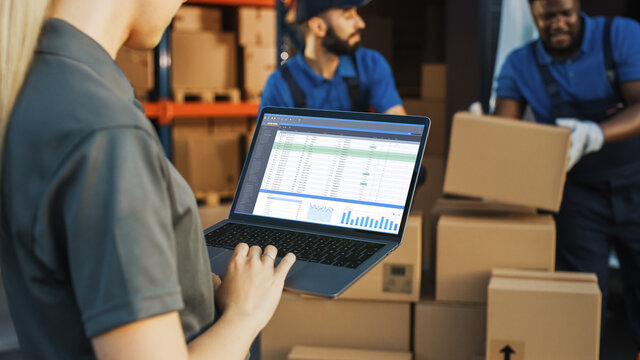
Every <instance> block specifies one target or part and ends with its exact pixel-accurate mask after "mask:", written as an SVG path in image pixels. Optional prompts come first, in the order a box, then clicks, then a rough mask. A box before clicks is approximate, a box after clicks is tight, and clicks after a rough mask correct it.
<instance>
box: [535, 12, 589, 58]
mask: <svg viewBox="0 0 640 360" xmlns="http://www.w3.org/2000/svg"><path fill="white" fill-rule="evenodd" d="M580 22H581V27H580V31H579V32H578V33H577V34H572V33H571V32H566V33H563V34H567V35H569V37H570V38H571V42H570V43H569V45H568V46H565V47H554V46H553V45H551V37H552V35H549V40H548V41H543V45H544V48H545V50H547V52H548V53H549V55H551V56H552V57H558V58H568V57H570V56H573V55H574V54H576V53H577V52H578V51H579V50H580V48H581V47H582V39H583V37H584V23H582V19H580ZM553 35H556V34H553Z"/></svg>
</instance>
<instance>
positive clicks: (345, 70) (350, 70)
mask: <svg viewBox="0 0 640 360" xmlns="http://www.w3.org/2000/svg"><path fill="white" fill-rule="evenodd" d="M291 61H292V62H293V63H294V64H295V65H296V66H298V67H299V68H300V69H301V70H302V72H303V73H304V74H305V76H306V77H307V79H308V80H309V81H310V82H311V83H312V84H313V86H318V85H320V84H321V83H323V82H325V81H333V80H337V79H342V78H345V77H355V76H356V69H355V67H354V65H353V63H352V61H351V59H350V56H349V55H342V56H340V62H339V63H338V68H337V69H336V72H335V74H334V75H333V79H332V80H327V79H325V78H324V77H322V76H320V75H318V74H316V72H315V71H313V69H312V68H311V67H310V66H309V64H307V62H306V60H305V59H304V48H302V49H301V50H300V52H299V53H298V55H296V56H294V57H293V59H291Z"/></svg>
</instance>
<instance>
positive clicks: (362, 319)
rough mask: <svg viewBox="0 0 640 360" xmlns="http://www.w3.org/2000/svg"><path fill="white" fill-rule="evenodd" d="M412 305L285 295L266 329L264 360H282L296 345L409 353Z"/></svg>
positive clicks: (262, 344)
mask: <svg viewBox="0 0 640 360" xmlns="http://www.w3.org/2000/svg"><path fill="white" fill-rule="evenodd" d="M410 324H411V304H410V303H402V302H379V301H356V300H329V299H321V298H312V297H303V296H299V295H294V294H291V293H285V294H283V296H282V300H281V301H280V305H279V306H278V309H277V310H276V312H275V314H274V316H273V318H272V319H271V321H270V322H269V324H267V326H266V327H265V328H264V330H263V331H262V337H261V354H262V357H261V359H262V360H281V359H285V358H286V357H287V354H288V353H289V351H290V350H291V348H293V347H294V346H295V345H308V346H329V347H347V348H360V349H369V350H391V351H410V349H409V344H410V333H411V325H410Z"/></svg>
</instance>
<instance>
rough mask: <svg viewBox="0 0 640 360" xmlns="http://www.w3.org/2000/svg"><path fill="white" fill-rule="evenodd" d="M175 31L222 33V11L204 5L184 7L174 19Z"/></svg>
mask: <svg viewBox="0 0 640 360" xmlns="http://www.w3.org/2000/svg"><path fill="white" fill-rule="evenodd" d="M173 30H174V31H202V30H205V31H215V32H218V31H221V30H222V10H221V9H219V8H214V7H209V6H202V5H183V6H181V7H180V9H178V12H176V15H175V16H174V17H173Z"/></svg>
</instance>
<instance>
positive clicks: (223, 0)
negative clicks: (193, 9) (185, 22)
mask: <svg viewBox="0 0 640 360" xmlns="http://www.w3.org/2000/svg"><path fill="white" fill-rule="evenodd" d="M187 4H209V5H227V6H270V7H274V6H276V1H275V0H188V1H187Z"/></svg>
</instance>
